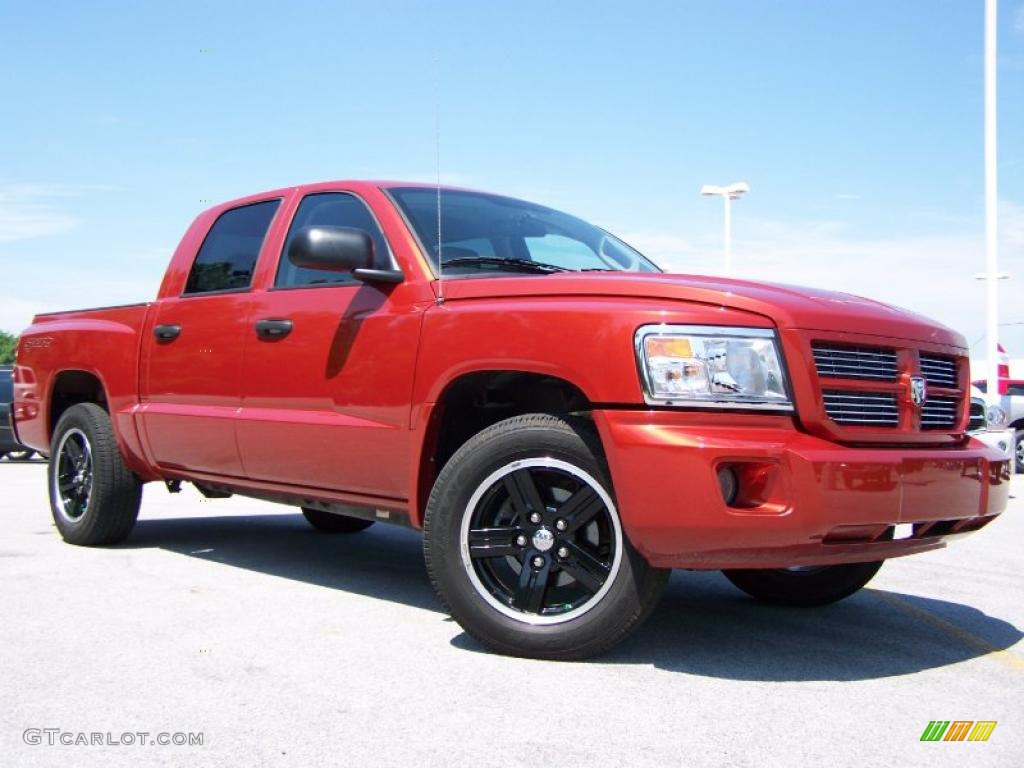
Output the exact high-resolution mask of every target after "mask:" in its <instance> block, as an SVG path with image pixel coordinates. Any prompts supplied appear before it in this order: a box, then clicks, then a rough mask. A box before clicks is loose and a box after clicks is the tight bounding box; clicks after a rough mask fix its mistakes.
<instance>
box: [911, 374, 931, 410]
mask: <svg viewBox="0 0 1024 768" xmlns="http://www.w3.org/2000/svg"><path fill="white" fill-rule="evenodd" d="M927 399H928V382H927V381H925V380H924V379H923V378H921V377H920V376H911V377H910V402H912V403H913V404H914V405H916V406H917V407H918V408H920V407H921V406H922V405H924V401H925V400H927Z"/></svg>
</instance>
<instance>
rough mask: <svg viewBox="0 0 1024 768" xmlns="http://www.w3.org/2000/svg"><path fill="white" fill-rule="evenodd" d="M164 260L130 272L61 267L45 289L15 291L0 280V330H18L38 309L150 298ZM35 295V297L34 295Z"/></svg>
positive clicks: (157, 283) (41, 310)
mask: <svg viewBox="0 0 1024 768" xmlns="http://www.w3.org/2000/svg"><path fill="white" fill-rule="evenodd" d="M163 270H164V263H163V262H158V261H153V262H149V263H147V264H146V265H145V267H143V268H141V269H139V270H136V271H134V272H133V273H132V274H131V275H117V274H104V273H97V272H96V271H95V270H92V271H87V270H85V269H83V268H80V267H65V268H62V270H61V279H60V280H51V281H49V282H48V283H47V286H46V290H45V292H44V291H38V292H36V291H32V292H31V293H29V292H26V291H24V290H20V291H19V286H16V285H8V284H4V283H0V330H4V331H8V332H9V333H20V332H21V331H23V330H24V329H25V328H26V327H28V326H29V325H30V324H31V323H32V317H33V316H34V315H37V314H39V313H41V312H60V311H64V310H71V309H85V308H88V307H109V306H114V305H117V304H134V303H136V302H140V301H152V300H153V298H154V296H155V295H156V292H157V289H158V288H159V287H160V280H161V279H162V277H163ZM37 297H38V298H37Z"/></svg>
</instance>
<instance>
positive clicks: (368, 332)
mask: <svg viewBox="0 0 1024 768" xmlns="http://www.w3.org/2000/svg"><path fill="white" fill-rule="evenodd" d="M313 225H331V226H343V227H354V228H357V229H362V230H365V231H366V232H368V233H369V234H370V235H371V237H372V238H373V241H374V250H375V262H376V263H375V266H376V267H378V268H382V269H393V268H396V267H395V262H394V259H393V256H392V253H391V248H390V247H389V244H388V242H387V240H386V238H385V236H384V234H383V233H382V232H381V228H380V227H379V225H378V223H377V221H376V219H375V218H374V216H373V213H372V212H371V210H370V209H369V207H368V206H367V205H366V204H365V203H364V202H363V200H362V199H360V198H359V197H358V196H356V195H354V194H352V193H349V192H344V191H337V192H317V193H312V194H308V195H306V196H305V197H304V198H303V199H302V200H301V202H300V203H299V205H298V207H297V209H296V213H295V215H294V217H293V220H292V223H291V225H290V227H289V230H288V236H287V237H286V238H285V241H284V246H283V249H282V254H281V255H280V257H279V258H280V261H279V263H278V265H277V271H276V274H275V275H274V277H273V280H272V285H270V286H269V287H268V290H266V291H258V292H257V293H256V294H255V295H254V296H253V304H252V308H251V311H250V314H249V321H248V325H249V328H248V333H247V341H246V353H245V367H244V372H243V377H242V412H241V417H240V418H239V420H238V427H237V434H238V445H239V449H240V451H241V456H242V463H243V465H244V467H245V471H246V474H247V475H248V476H249V477H251V478H253V479H256V480H264V481H272V482H276V483H283V484H289V485H296V486H304V487H308V488H325V489H332V490H343V491H348V492H352V493H358V494H365V495H372V496H377V497H386V498H406V494H407V484H408V477H409V464H408V462H409V454H410V451H409V440H410V432H409V429H408V424H409V411H410V405H409V402H410V398H411V393H412V379H413V372H414V370H415V362H416V346H417V342H418V337H419V328H420V319H421V317H422V313H421V312H420V311H418V310H417V309H416V308H415V307H414V305H413V304H412V302H410V301H409V300H408V297H409V295H410V289H409V287H408V286H407V285H404V284H400V285H371V284H368V283H362V282H358V281H356V280H355V279H353V278H352V277H351V275H348V274H339V273H335V272H321V271H315V270H310V269H304V268H300V267H296V266H295V265H293V264H292V263H291V262H290V261H288V259H287V257H286V255H285V254H287V252H288V246H289V243H290V241H291V239H292V238H293V237H294V234H295V232H296V231H297V230H298V229H300V228H301V227H306V226H313ZM261 328H263V329H266V328H270V329H271V331H270V332H267V331H261Z"/></svg>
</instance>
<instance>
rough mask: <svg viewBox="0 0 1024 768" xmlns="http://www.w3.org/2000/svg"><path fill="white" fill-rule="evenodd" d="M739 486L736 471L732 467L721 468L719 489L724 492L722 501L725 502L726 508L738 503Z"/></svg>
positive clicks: (719, 471)
mask: <svg viewBox="0 0 1024 768" xmlns="http://www.w3.org/2000/svg"><path fill="white" fill-rule="evenodd" d="M739 485H740V484H739V481H738V480H737V479H736V471H735V470H734V469H733V468H732V467H720V468H719V470H718V487H719V488H720V489H721V490H722V499H723V500H724V501H725V506H727V507H731V506H732V505H733V504H734V503H735V502H736V495H737V493H738V492H739Z"/></svg>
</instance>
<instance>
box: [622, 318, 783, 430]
mask: <svg viewBox="0 0 1024 768" xmlns="http://www.w3.org/2000/svg"><path fill="white" fill-rule="evenodd" d="M636 352H637V360H638V363H639V365H640V371H641V374H642V376H643V384H644V399H645V400H646V401H647V403H648V404H650V405H689V406H698V407H701V406H703V407H732V408H759V409H769V410H780V411H791V410H793V406H792V403H791V401H790V398H789V393H788V391H787V387H786V377H785V374H784V373H783V370H782V364H781V355H780V354H779V350H778V345H777V343H776V338H775V332H774V331H771V330H768V329H766V328H725V327H718V326H703V325H701V326H697V325H645V326H643V327H642V328H640V330H638V331H637V332H636Z"/></svg>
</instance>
